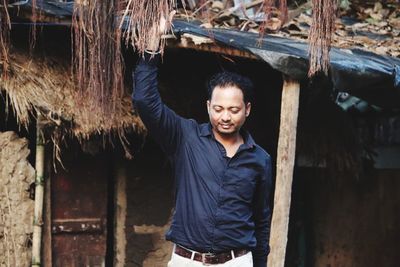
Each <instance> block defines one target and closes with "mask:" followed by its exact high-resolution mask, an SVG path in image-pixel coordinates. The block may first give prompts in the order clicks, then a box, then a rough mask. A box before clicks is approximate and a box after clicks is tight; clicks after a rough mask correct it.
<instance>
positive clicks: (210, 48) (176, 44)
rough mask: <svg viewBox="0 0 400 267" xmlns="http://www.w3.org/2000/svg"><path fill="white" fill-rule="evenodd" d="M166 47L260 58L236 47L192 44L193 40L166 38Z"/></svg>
mask: <svg viewBox="0 0 400 267" xmlns="http://www.w3.org/2000/svg"><path fill="white" fill-rule="evenodd" d="M167 47H169V48H185V49H192V50H196V51H202V52H210V53H218V54H221V55H225V56H234V57H240V58H247V59H254V60H260V58H258V57H257V56H255V55H254V54H252V53H250V52H247V51H244V50H239V49H236V48H232V47H229V46H223V45H218V44H216V43H204V44H197V45H196V44H194V43H193V42H186V41H185V42H180V41H177V40H168V43H167Z"/></svg>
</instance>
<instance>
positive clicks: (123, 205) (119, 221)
mask: <svg viewBox="0 0 400 267" xmlns="http://www.w3.org/2000/svg"><path fill="white" fill-rule="evenodd" d="M114 177H115V181H116V185H115V200H114V201H115V202H114V203H115V209H114V210H115V214H114V266H115V267H123V266H125V265H126V263H125V261H126V233H125V222H126V210H127V200H126V167H125V165H124V163H123V161H122V159H121V158H120V157H118V156H117V155H114Z"/></svg>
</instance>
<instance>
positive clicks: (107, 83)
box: [72, 0, 123, 120]
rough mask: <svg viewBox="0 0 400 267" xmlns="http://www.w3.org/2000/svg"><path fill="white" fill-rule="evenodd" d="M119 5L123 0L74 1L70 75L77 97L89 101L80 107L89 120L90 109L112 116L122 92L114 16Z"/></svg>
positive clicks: (118, 35) (118, 43)
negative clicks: (72, 78) (72, 76)
mask: <svg viewBox="0 0 400 267" xmlns="http://www.w3.org/2000/svg"><path fill="white" fill-rule="evenodd" d="M121 5H122V0H110V1H100V0H85V1H75V4H74V14H73V21H72V25H73V64H72V65H73V75H74V80H75V82H76V85H77V87H78V89H79V92H80V94H79V95H80V98H81V99H85V102H86V103H89V105H85V106H84V107H83V108H85V109H87V112H86V114H87V116H88V118H87V119H88V120H90V119H91V117H90V116H91V114H93V112H101V113H102V114H103V115H107V117H108V118H112V117H113V114H114V111H115V108H116V107H117V105H118V104H119V103H120V101H121V97H122V95H123V76H122V70H123V67H122V64H123V63H122V55H121V32H120V30H119V27H118V23H119V21H118V20H117V16H116V14H117V10H118V8H120V7H121ZM77 101H78V102H79V101H80V100H79V99H77ZM97 115H99V114H97ZM105 117H106V116H105Z"/></svg>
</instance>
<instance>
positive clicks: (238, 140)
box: [213, 129, 244, 148]
mask: <svg viewBox="0 0 400 267" xmlns="http://www.w3.org/2000/svg"><path fill="white" fill-rule="evenodd" d="M213 133H214V137H215V139H216V140H217V141H218V142H220V143H221V144H222V145H223V146H224V147H225V148H226V147H232V146H240V145H241V144H243V142H244V141H243V137H242V136H241V135H240V133H239V132H236V133H234V134H229V135H224V134H220V133H219V132H217V131H215V130H214V129H213Z"/></svg>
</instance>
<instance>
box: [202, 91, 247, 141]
mask: <svg viewBox="0 0 400 267" xmlns="http://www.w3.org/2000/svg"><path fill="white" fill-rule="evenodd" d="M250 108H251V104H250V103H247V105H246V104H245V103H244V98H243V93H242V91H241V90H240V89H239V88H237V87H235V86H226V87H219V86H217V87H215V88H214V91H213V93H212V95H211V99H210V100H208V101H207V110H208V115H209V117H210V122H211V125H212V127H213V130H214V131H216V132H217V133H218V134H220V135H222V136H224V135H225V136H227V135H228V136H229V135H233V134H236V133H238V132H239V130H240V128H241V127H242V125H243V124H244V122H245V121H246V117H247V116H249V114H250Z"/></svg>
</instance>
